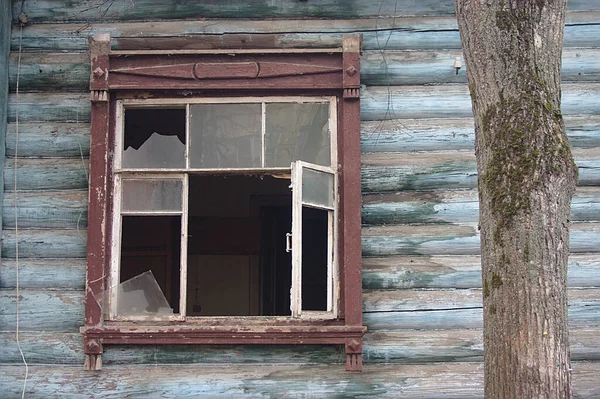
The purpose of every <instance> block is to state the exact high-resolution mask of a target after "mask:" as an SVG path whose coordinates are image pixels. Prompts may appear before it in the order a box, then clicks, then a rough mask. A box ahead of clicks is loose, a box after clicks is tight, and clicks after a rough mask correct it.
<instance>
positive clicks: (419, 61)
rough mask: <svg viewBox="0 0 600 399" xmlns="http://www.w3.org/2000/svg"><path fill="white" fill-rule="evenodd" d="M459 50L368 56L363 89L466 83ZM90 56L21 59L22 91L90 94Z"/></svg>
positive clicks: (583, 76)
mask: <svg viewBox="0 0 600 399" xmlns="http://www.w3.org/2000/svg"><path fill="white" fill-rule="evenodd" d="M599 53H600V51H599V50H594V49H566V50H565V51H564V53H563V67H562V74H563V82H597V81H599V80H600V58H599V57H598V54H599ZM456 57H461V58H462V52H461V51H460V50H453V51H451V50H440V51H405V52H398V51H387V52H381V51H367V52H365V53H364V54H363V55H362V56H361V68H360V69H361V75H360V78H361V83H362V84H365V85H368V86H388V85H393V86H401V85H420V84H441V83H466V69H465V68H462V69H461V70H460V71H459V74H458V75H457V74H456V73H455V69H454V67H453V64H454V59H455V58H456ZM88 58H89V57H88V56H87V54H85V53H25V54H22V55H21V69H20V74H19V88H20V90H21V91H23V92H26V91H51V90H52V91H85V90H86V89H87V88H88V86H89V75H90V72H89V71H90V66H89V60H88ZM17 60H18V54H16V53H13V54H11V57H10V59H9V72H10V89H11V91H14V89H15V87H16V77H17Z"/></svg>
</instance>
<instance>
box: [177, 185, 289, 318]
mask: <svg viewBox="0 0 600 399" xmlns="http://www.w3.org/2000/svg"><path fill="white" fill-rule="evenodd" d="M289 184H290V181H289V179H287V178H284V179H279V178H274V177H272V176H269V175H261V176H239V175H236V176H227V177H225V176H214V175H213V176H199V175H191V176H190V180H189V203H188V215H189V216H188V218H189V224H188V235H189V240H188V254H187V258H188V263H187V264H188V270H187V276H188V277H187V285H188V286H187V308H186V313H187V315H189V316H264V315H289V314H290V287H291V256H290V254H289V253H286V252H285V243H286V242H285V234H286V233H288V232H290V231H291V193H290V189H289ZM273 203H277V204H278V206H272V205H271V204H273ZM279 204H283V205H279Z"/></svg>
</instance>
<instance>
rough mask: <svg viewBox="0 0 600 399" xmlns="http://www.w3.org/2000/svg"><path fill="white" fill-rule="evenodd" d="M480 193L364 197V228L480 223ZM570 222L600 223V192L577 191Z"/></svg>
mask: <svg viewBox="0 0 600 399" xmlns="http://www.w3.org/2000/svg"><path fill="white" fill-rule="evenodd" d="M478 220H479V200H478V197H477V190H433V191H406V192H399V193H394V194H367V195H364V196H363V207H362V222H363V225H381V224H386V225H390V224H449V223H477V221H478ZM571 221H573V222H588V221H589V222H591V221H600V188H598V187H578V188H577V190H576V192H575V195H574V196H573V200H572V201H571Z"/></svg>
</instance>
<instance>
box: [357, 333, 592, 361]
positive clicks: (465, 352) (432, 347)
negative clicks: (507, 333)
mask: <svg viewBox="0 0 600 399" xmlns="http://www.w3.org/2000/svg"><path fill="white" fill-rule="evenodd" d="M598 334H600V331H599V330H598V329H597V328H590V329H585V328H575V329H572V331H571V332H570V334H569V340H570V344H571V359H572V360H576V361H577V360H587V361H597V360H600V341H599V340H598V339H597V338H598ZM364 361H365V363H380V362H381V363H397V364H415V363H417V364H418V363H429V362H475V361H479V362H481V361H483V336H482V331H481V330H462V331H418V332H417V331H410V330H409V331H391V332H373V333H368V334H366V335H365V344H364Z"/></svg>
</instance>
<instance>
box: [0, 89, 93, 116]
mask: <svg viewBox="0 0 600 399" xmlns="http://www.w3.org/2000/svg"><path fill="white" fill-rule="evenodd" d="M89 97H90V96H89V92H81V93H22V94H20V95H19V99H18V102H17V96H16V94H11V95H9V98H8V121H9V122H15V120H16V113H17V108H18V110H19V122H20V123H22V122H77V123H79V122H89V121H90V109H91V108H90V100H89Z"/></svg>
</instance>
